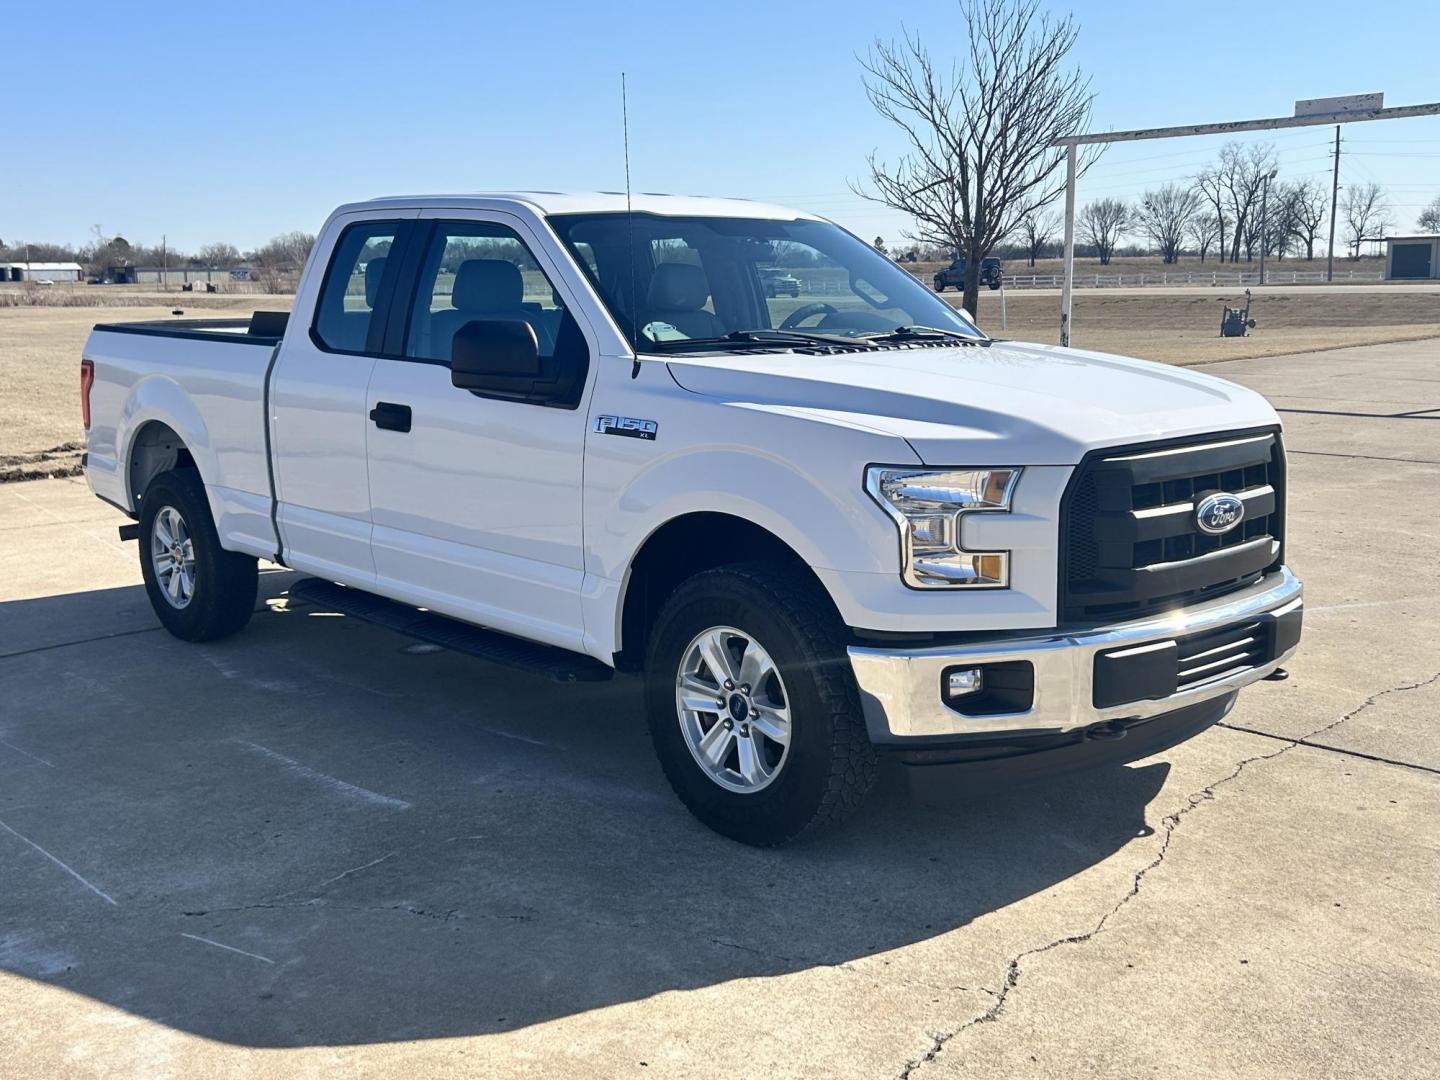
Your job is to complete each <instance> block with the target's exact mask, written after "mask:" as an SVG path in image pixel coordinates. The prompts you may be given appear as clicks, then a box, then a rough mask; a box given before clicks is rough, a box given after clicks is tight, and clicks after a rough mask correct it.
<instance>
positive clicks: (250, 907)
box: [180, 897, 534, 922]
mask: <svg viewBox="0 0 1440 1080" xmlns="http://www.w3.org/2000/svg"><path fill="white" fill-rule="evenodd" d="M294 908H335V909H337V910H340V911H362V912H385V911H399V912H403V913H404V914H406V915H415V916H418V917H420V918H424V919H436V920H438V921H440V922H453V921H456V920H460V921H464V922H478V921H485V920H494V921H499V922H532V921H533V920H534V916H533V915H524V914H513V915H512V914H503V913H496V914H490V913H486V914H466V913H464V912H461V911H459V910H458V909H456V908H449V909H447V910H445V911H432V910H430V909H428V908H422V907H416V906H415V905H413V904H339V903H336V902H335V901H333V900H325V899H322V898H320V897H315V898H313V899H310V900H297V901H294V902H293V903H288V904H276V903H272V904H236V905H233V906H230V907H215V908H202V909H199V910H196V911H182V912H181V913H180V914H182V915H184V916H186V917H187V918H198V917H202V916H205V915H224V914H230V913H233V912H237V911H279V910H285V909H294Z"/></svg>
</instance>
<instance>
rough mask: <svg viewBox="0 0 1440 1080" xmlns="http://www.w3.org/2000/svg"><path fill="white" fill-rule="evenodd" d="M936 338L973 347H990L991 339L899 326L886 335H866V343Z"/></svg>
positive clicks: (950, 331) (936, 328) (956, 331)
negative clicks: (960, 342)
mask: <svg viewBox="0 0 1440 1080" xmlns="http://www.w3.org/2000/svg"><path fill="white" fill-rule="evenodd" d="M936 338H952V339H954V340H956V341H965V342H969V343H970V344H972V345H989V344H990V339H989V338H988V337H984V336H983V335H981V336H977V335H975V334H962V333H961V332H960V331H959V330H942V329H941V328H940V327H938V326H897V327H896V328H895V329H894V330H890V331H887V332H886V333H884V334H866V335H865V340H866V341H934V340H935V339H936Z"/></svg>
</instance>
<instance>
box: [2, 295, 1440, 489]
mask: <svg viewBox="0 0 1440 1080" xmlns="http://www.w3.org/2000/svg"><path fill="white" fill-rule="evenodd" d="M103 295H107V296H111V297H114V298H115V299H117V300H120V301H121V303H122V306H120V307H117V308H115V309H114V310H110V311H107V310H105V309H103V308H101V309H97V308H95V307H3V306H0V482H3V481H5V480H18V479H30V478H36V477H42V476H66V475H73V474H74V473H76V472H77V471H78V469H79V459H80V450H81V449H82V446H81V439H82V438H83V433H82V431H81V427H80V409H79V402H78V396H79V363H80V352H81V349H82V347H83V346H84V344H85V338H86V335H88V334H89V332H90V328H91V327H92V326H93V325H94V324H95V323H96V322H104V321H107V320H114V321H132V320H133V321H139V320H145V319H169V318H171V317H172V316H171V314H170V312H171V310H172V308H174V307H177V306H178V307H183V309H184V310H185V313H186V315H187V316H192V317H195V316H201V317H203V316H207V315H209V316H216V317H224V316H243V315H246V314H248V313H249V312H251V311H253V310H255V309H256V308H269V309H284V308H286V307H288V306H289V303H290V298H289V297H286V296H265V295H257V294H250V295H230V296H227V295H225V294H220V295H217V296H207V295H193V294H189V293H184V294H180V293H170V294H168V295H161V294H157V293H153V292H152V293H146V292H144V291H143V290H130V291H125V292H119V291H112V290H111V289H106V290H105V292H104V294H103ZM945 296H946V298H947V299H949V300H951V301H952V302H955V301H958V299H959V297H958V295H957V294H955V293H946V294H945ZM1238 300H1239V296H1238V293H1237V292H1236V291H1235V290H1214V291H1206V292H1205V293H1203V294H1198V295H1197V294H1195V293H1188V292H1187V293H1176V292H1166V291H1162V290H1155V291H1154V292H1153V293H1143V294H1140V295H1136V294H1134V293H1128V294H1127V293H1116V292H1106V291H1098V292H1094V291H1083V290H1082V291H1080V292H1078V293H1077V294H1076V297H1075V326H1074V337H1073V342H1072V343H1073V344H1074V345H1076V346H1078V347H1081V348H1087V349H1097V350H1100V351H1104V352H1115V353H1122V354H1125V355H1130V356H1141V357H1145V358H1147V359H1152V360H1161V361H1165V362H1168V363H1179V364H1196V363H1207V362H1214V361H1218V360H1235V359H1242V358H1247V357H1258V356H1274V355H1280V354H1284V353H1303V352H1310V351H1314V350H1318V349H1333V348H1338V347H1342V346H1347V345H1363V344H1376V343H1380V342H1390V341H1412V340H1417V339H1422V338H1435V339H1437V340H1436V358H1437V359H1440V292H1418V291H1399V290H1396V291H1393V292H1392V291H1390V290H1385V289H1371V290H1369V291H1365V292H1361V291H1358V290H1357V291H1350V290H1344V289H1325V290H1320V289H1307V288H1303V287H1301V288H1297V289H1294V290H1290V291H1276V292H1271V291H1266V292H1263V293H1259V294H1257V296H1256V298H1255V303H1254V306H1253V308H1252V311H1251V313H1252V316H1253V317H1254V318H1255V319H1256V321H1257V322H1258V323H1259V325H1258V327H1257V328H1256V330H1254V331H1253V332H1252V336H1250V337H1245V338H1221V337H1219V336H1218V329H1219V324H1220V310H1221V306H1222V304H1223V303H1224V302H1226V301H1229V302H1230V303H1236V302H1238ZM1058 308H1059V301H1058V300H1057V299H1056V297H1055V296H1053V295H1037V294H1031V293H1026V292H1022V291H1019V290H1017V291H1015V292H1013V293H1008V294H1007V301H1006V313H1007V316H1008V324H1009V326H1008V329H1007V330H1003V331H1002V330H1001V328H1000V306H999V299H998V294H996V293H992V292H982V293H981V298H980V312H979V315H980V322H981V325H982V326H984V327H985V328H986V329H987V330H988V331H989V332H990V333H992V334H994V335H996V336H998V337H1006V338H1012V339H1016V340H1022V341H1038V342H1045V343H1053V342H1054V341H1055V340H1056V332H1057V328H1056V321H1057V312H1058Z"/></svg>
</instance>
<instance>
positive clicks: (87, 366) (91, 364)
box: [80, 360, 95, 431]
mask: <svg viewBox="0 0 1440 1080" xmlns="http://www.w3.org/2000/svg"><path fill="white" fill-rule="evenodd" d="M94 385H95V361H94V360H81V361H80V419H81V420H82V421H83V422H84V424H85V430H86V431H89V430H90V387H92V386H94Z"/></svg>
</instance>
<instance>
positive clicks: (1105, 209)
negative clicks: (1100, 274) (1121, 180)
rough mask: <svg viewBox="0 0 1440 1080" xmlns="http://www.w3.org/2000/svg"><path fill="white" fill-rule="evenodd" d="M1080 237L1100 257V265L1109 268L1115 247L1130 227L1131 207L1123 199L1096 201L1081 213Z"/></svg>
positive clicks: (1090, 203) (1086, 205)
mask: <svg viewBox="0 0 1440 1080" xmlns="http://www.w3.org/2000/svg"><path fill="white" fill-rule="evenodd" d="M1078 224H1079V227H1080V235H1081V236H1082V237H1083V238H1084V240H1085V243H1087V244H1089V245H1091V246H1092V247H1093V248H1094V249H1095V253H1096V254H1097V255H1099V256H1100V265H1101V266H1109V265H1110V256H1111V255H1113V254H1115V245H1116V243H1117V242H1118V241H1119V239H1120V237H1121V236H1123V235H1124V234H1125V231H1126V230H1127V229H1128V228H1129V227H1130V207H1129V206H1128V205H1127V204H1126V202H1125V201H1124V200H1123V199H1096V200H1095V201H1094V202H1089V203H1086V204H1085V208H1084V209H1083V210H1081V211H1080V220H1079V223H1078Z"/></svg>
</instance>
